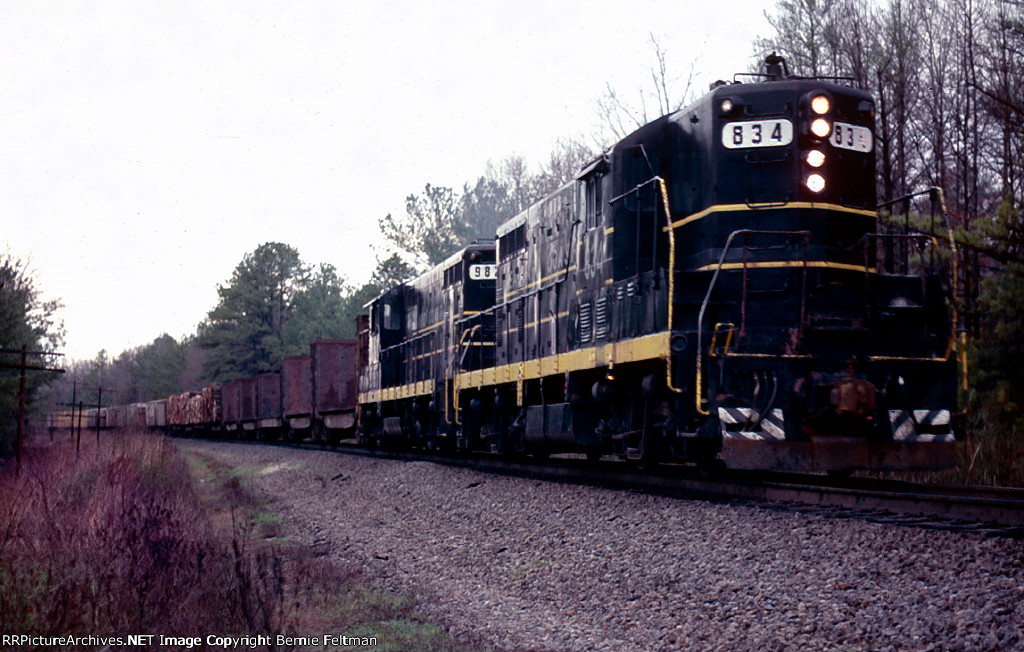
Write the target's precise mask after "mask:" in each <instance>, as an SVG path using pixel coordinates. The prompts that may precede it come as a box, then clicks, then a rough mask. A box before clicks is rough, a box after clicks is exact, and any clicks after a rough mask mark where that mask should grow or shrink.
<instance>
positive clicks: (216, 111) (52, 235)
mask: <svg viewBox="0 0 1024 652" xmlns="http://www.w3.org/2000/svg"><path fill="white" fill-rule="evenodd" d="M764 7H765V4H764V3H763V2H762V1H755V0H740V1H739V2H730V3H728V4H724V3H723V4H721V5H717V4H715V3H712V4H705V3H694V2H685V1H681V0H674V1H662V0H647V1H640V2H623V1H622V0H616V1H612V0H581V1H575V2H558V1H557V0H525V1H524V0H520V1H517V2H509V1H508V0H505V1H502V2H491V1H487V0H477V1H475V2H468V1H467V2H459V3H456V2H432V1H429V0H393V1H391V2H372V1H368V0H365V1H363V2H360V3H356V2H348V1H346V2H340V1H327V0H315V1H309V0H307V1H301V0H300V1H288V2H285V1H284V0H278V1H276V2H274V1H267V0H232V1H224V0H200V1H193V0H184V1H180V0H174V1H172V0H165V1H163V2H150V1H143V0H106V1H102V0H73V1H70V2H44V1H41V0H16V1H9V0H0V246H4V245H6V246H9V248H10V250H11V252H12V253H14V254H15V255H17V256H19V257H28V258H30V259H31V263H32V265H33V267H34V268H35V269H36V271H37V272H38V275H37V286H38V287H39V288H40V289H41V290H42V291H43V294H44V296H45V298H60V299H62V300H63V302H64V304H65V306H66V308H65V310H64V311H63V314H62V317H63V319H64V321H65V325H66V327H67V331H68V332H67V347H66V349H65V351H66V352H67V353H68V354H69V356H70V357H71V358H78V359H84V358H91V357H93V356H95V355H96V353H98V352H99V350H100V349H106V350H107V351H108V352H109V353H110V354H111V355H117V354H118V353H120V352H121V351H123V350H125V349H127V348H131V347H135V346H139V345H142V344H146V343H148V342H151V341H152V340H153V339H154V338H156V337H157V336H159V335H160V334H161V333H164V332H167V333H169V334H171V335H172V336H174V337H176V338H178V337H181V336H182V335H185V334H190V333H193V332H194V331H195V326H196V324H198V323H199V322H200V321H201V320H202V319H203V318H204V317H205V315H206V313H207V312H208V311H209V310H210V309H211V308H213V306H214V305H215V304H216V301H217V295H216V285H217V284H218V283H224V282H225V281H227V280H228V278H229V277H230V276H231V272H232V270H233V269H234V267H235V266H236V265H237V264H238V262H239V261H240V260H241V259H242V256H243V255H244V254H245V253H246V252H250V251H253V250H254V249H255V248H256V247H257V246H259V245H260V244H262V243H264V242H268V241H281V242H285V243H287V244H289V245H292V246H293V247H295V248H297V249H298V250H299V252H300V253H301V255H302V257H303V259H304V260H305V261H306V262H307V263H311V264H315V263H320V262H326V263H331V264H333V265H335V266H336V267H337V268H338V269H339V271H340V272H341V273H342V274H343V275H344V276H346V277H348V278H349V280H350V281H351V282H352V283H353V284H355V285H359V284H362V283H363V282H365V281H366V280H367V279H368V278H369V275H370V273H371V272H372V270H373V268H374V267H375V259H374V254H373V251H372V250H371V245H374V244H379V242H380V237H379V233H378V231H377V220H378V219H379V218H380V217H382V216H384V215H385V214H387V213H388V212H392V213H397V214H400V213H401V212H402V210H403V206H404V199H405V197H406V196H407V195H408V194H410V193H419V192H421V191H422V189H423V186H424V184H426V183H428V182H429V183H431V184H434V185H446V186H452V187H454V188H456V190H459V189H461V187H462V184H463V183H464V182H466V181H470V180H474V179H475V178H476V177H478V176H479V175H480V174H482V173H483V171H484V166H485V164H486V162H487V161H488V160H489V159H490V160H493V161H499V160H500V159H502V158H504V157H506V156H508V155H510V154H513V153H515V154H520V155H523V156H525V157H527V159H528V160H530V161H531V162H532V163H534V164H538V163H540V162H541V161H543V160H544V159H545V158H546V157H547V154H548V153H549V152H550V150H551V147H552V145H553V143H554V142H555V141H556V140H557V139H558V138H560V137H563V136H569V135H576V136H586V137H589V136H590V135H591V134H593V133H595V132H596V130H597V127H598V120H597V117H596V111H595V100H596V99H597V98H598V97H599V96H600V95H601V93H602V91H603V90H604V87H605V84H606V82H607V83H610V84H611V85H612V86H613V87H614V88H616V89H617V90H618V91H619V92H620V93H622V94H625V95H628V96H631V95H634V94H635V89H637V88H638V87H639V86H640V85H641V84H643V83H644V82H646V81H647V75H648V72H647V69H648V66H649V65H650V64H651V63H652V61H653V55H652V53H651V47H650V45H649V40H648V33H649V32H654V34H655V35H656V36H658V37H659V38H660V39H661V42H662V45H663V46H664V47H665V48H666V50H667V52H668V58H669V63H670V65H671V66H672V70H670V73H673V74H675V75H678V76H681V77H682V78H683V81H685V76H686V73H687V71H688V70H689V64H690V61H691V60H693V59H694V58H697V57H700V59H699V63H698V65H697V68H696V72H697V74H698V77H697V80H696V88H697V89H698V90H699V91H703V90H705V89H706V88H707V84H708V82H709V81H712V80H714V79H730V78H731V76H732V74H733V73H734V72H741V71H745V70H746V69H747V67H748V65H749V63H748V62H749V61H750V57H751V54H752V52H753V46H752V43H753V39H754V38H755V36H759V35H760V36H764V35H766V34H767V33H768V30H769V28H768V26H767V23H766V21H765V19H764V16H763V8H764ZM679 88H680V90H681V89H682V82H680V84H679Z"/></svg>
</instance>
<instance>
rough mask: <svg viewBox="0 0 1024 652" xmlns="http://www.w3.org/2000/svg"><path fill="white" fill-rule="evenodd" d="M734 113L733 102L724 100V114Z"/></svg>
mask: <svg viewBox="0 0 1024 652" xmlns="http://www.w3.org/2000/svg"><path fill="white" fill-rule="evenodd" d="M730 111H732V100H722V113H729V112H730Z"/></svg>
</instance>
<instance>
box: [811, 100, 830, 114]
mask: <svg viewBox="0 0 1024 652" xmlns="http://www.w3.org/2000/svg"><path fill="white" fill-rule="evenodd" d="M831 108H832V103H831V102H829V101H828V98H827V97H825V96H824V95H815V96H814V98H813V99H812V100H811V111H814V112H815V113H816V114H818V115H825V114H826V113H828V110H829V109H831Z"/></svg>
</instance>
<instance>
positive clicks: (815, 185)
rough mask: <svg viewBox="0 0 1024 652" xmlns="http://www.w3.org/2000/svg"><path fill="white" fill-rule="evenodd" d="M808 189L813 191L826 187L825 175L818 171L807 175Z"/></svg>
mask: <svg viewBox="0 0 1024 652" xmlns="http://www.w3.org/2000/svg"><path fill="white" fill-rule="evenodd" d="M806 183H807V189H808V190H810V191H811V192H821V191H822V190H824V189H825V177H823V176H821V175H820V174H818V173H817V172H815V173H814V174H812V175H809V176H808V177H807V181H806Z"/></svg>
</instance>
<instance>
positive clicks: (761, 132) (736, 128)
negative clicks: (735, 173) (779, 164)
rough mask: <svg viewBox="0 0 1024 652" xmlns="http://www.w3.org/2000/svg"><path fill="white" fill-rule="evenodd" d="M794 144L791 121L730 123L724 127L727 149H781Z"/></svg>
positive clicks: (723, 135)
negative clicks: (780, 147) (783, 146)
mask: <svg viewBox="0 0 1024 652" xmlns="http://www.w3.org/2000/svg"><path fill="white" fill-rule="evenodd" d="M792 142H793V123H792V122H790V121H789V120H751V121H747V122H728V123H726V124H725V126H724V127H722V145H723V146H725V147H726V148H727V149H743V148H747V147H779V146H781V145H788V144H790V143H792Z"/></svg>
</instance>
